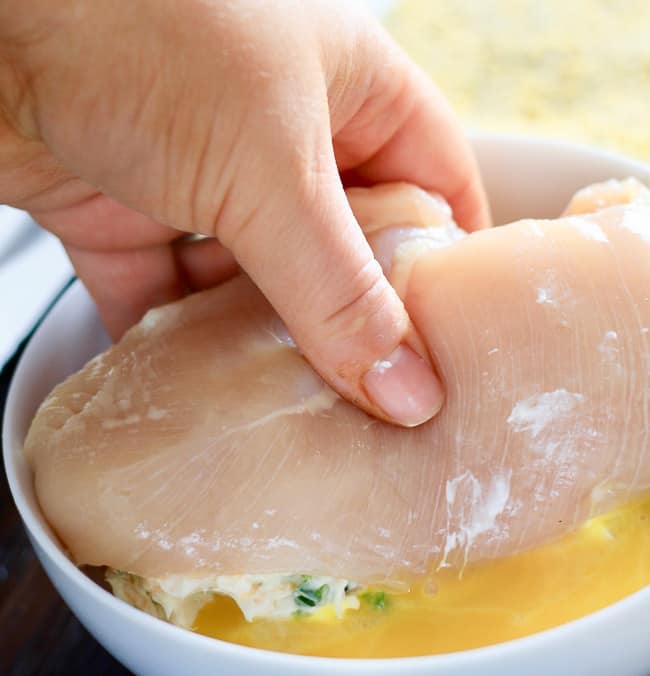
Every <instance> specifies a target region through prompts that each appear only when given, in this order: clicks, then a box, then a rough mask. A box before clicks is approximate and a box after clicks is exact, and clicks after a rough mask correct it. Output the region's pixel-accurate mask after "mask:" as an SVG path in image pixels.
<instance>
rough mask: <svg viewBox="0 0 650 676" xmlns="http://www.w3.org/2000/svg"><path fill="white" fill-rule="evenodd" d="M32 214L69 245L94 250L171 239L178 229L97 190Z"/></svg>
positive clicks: (112, 248) (125, 248) (169, 240)
mask: <svg viewBox="0 0 650 676" xmlns="http://www.w3.org/2000/svg"><path fill="white" fill-rule="evenodd" d="M32 215H33V216H34V218H35V219H36V220H37V221H38V222H39V223H40V224H41V225H43V226H44V227H46V228H47V229H48V230H51V231H52V232H53V233H54V234H56V235H57V236H58V237H60V238H61V239H62V240H63V241H64V242H66V243H67V244H70V245H72V246H75V247H78V248H83V249H93V250H95V251H115V250H116V249H121V250H128V249H136V248H138V249H140V248H144V247H146V246H150V245H158V244H164V243H166V242H171V241H172V240H174V239H176V238H177V237H178V236H179V232H178V231H177V230H174V229H173V228H168V227H167V226H165V225H160V223H157V222H156V221H154V220H153V219H151V218H149V217H148V216H145V215H144V214H141V213H139V212H137V211H133V210H132V209H129V208H128V207H125V206H123V205H122V204H120V203H119V202H116V201H115V200H112V199H111V198H110V197H106V195H103V194H101V193H94V194H93V195H92V196H90V197H88V198H87V199H84V200H81V201H78V202H74V203H72V204H71V205H68V206H65V207H62V208H58V209H50V210H48V211H46V212H41V211H34V210H32Z"/></svg>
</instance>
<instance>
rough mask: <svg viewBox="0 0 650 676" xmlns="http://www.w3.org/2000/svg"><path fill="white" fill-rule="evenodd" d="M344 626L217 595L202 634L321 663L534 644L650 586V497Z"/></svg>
mask: <svg viewBox="0 0 650 676" xmlns="http://www.w3.org/2000/svg"><path fill="white" fill-rule="evenodd" d="M434 579H435V585H436V586H437V590H436V591H435V593H431V592H429V593H427V592H426V591H425V588H426V587H427V585H426V584H425V583H423V582H422V581H419V582H417V583H414V584H413V585H412V586H411V591H409V592H406V593H400V594H389V595H387V596H386V599H387V603H386V607H385V608H384V609H382V610H379V609H377V608H375V607H372V606H371V605H370V604H368V603H362V605H361V608H360V609H359V610H356V611H355V610H349V611H347V612H346V613H345V616H344V617H343V618H337V617H336V615H335V614H334V612H333V610H330V609H326V610H324V611H321V612H320V613H318V614H317V615H315V616H313V617H295V618H291V619H288V620H281V621H278V620H276V621H269V620H256V621H254V622H246V621H245V620H244V618H243V616H242V614H241V612H240V611H239V609H238V607H237V606H236V605H235V603H234V601H232V600H231V599H230V598H228V597H223V596H220V597H215V599H214V601H212V602H210V603H209V604H207V605H206V606H205V607H204V608H203V609H202V610H201V612H200V613H199V615H198V616H197V620H196V624H195V627H194V629H195V630H196V631H198V632H199V633H201V634H205V635H207V636H212V637H215V638H220V639H223V640H224V641H229V642H231V643H239V644H241V645H247V646H253V647H256V648H264V649H267V650H276V651H280V652H288V653H298V654H305V655H320V656H323V657H366V658H368V657H405V656H413V655H434V654H437V653H446V652H453V651H457V650H468V649H471V648H478V647H480V646H485V645H490V644H494V643H500V642H502V641H508V640H511V639H514V638H519V637H522V636H527V635H529V634H533V633H535V632H538V631H542V630H544V629H549V628H551V627H555V626H557V625H560V624H563V623H565V622H569V621H570V620H574V619H577V618H579V617H582V616H584V615H587V614H588V613H591V612H593V611H595V610H599V609H600V608H604V607H605V606H608V605H610V604H612V603H614V602H615V601H618V600H620V599H622V598H624V597H625V596H628V595H629V594H632V593H633V592H635V591H638V590H639V589H642V588H643V587H645V586H647V585H650V497H649V498H647V499H645V500H643V501H641V502H637V503H634V504H630V505H628V506H626V507H624V508H621V509H618V510H617V511H615V512H612V513H610V514H607V515H605V516H600V517H597V518H594V519H592V520H590V521H589V522H587V523H586V524H585V525H584V526H582V527H581V528H580V529H579V530H578V531H576V532H575V533H572V534H570V535H568V536H566V537H564V538H563V539H562V540H560V541H558V542H555V543H552V544H549V545H545V546H544V547H540V548H538V549H535V550H531V551H529V552H525V553H522V554H518V555H515V556H512V557H509V558H505V559H501V560H498V561H486V562H483V563H480V564H476V565H470V566H468V567H467V568H466V569H465V571H464V573H463V575H462V578H459V573H458V571H457V570H451V569H445V570H442V571H440V572H439V573H437V574H436V575H435V578H434ZM649 611H650V609H649Z"/></svg>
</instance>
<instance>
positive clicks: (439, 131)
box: [334, 36, 491, 231]
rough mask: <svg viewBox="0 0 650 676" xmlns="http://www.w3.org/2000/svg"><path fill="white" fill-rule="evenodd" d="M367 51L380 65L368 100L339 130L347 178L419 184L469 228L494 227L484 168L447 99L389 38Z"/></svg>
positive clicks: (340, 160)
mask: <svg viewBox="0 0 650 676" xmlns="http://www.w3.org/2000/svg"><path fill="white" fill-rule="evenodd" d="M366 50H368V53H367V54H366V56H365V58H366V59H368V62H369V63H374V64H376V66H375V67H374V69H373V74H372V78H370V79H369V80H368V85H367V91H366V92H365V97H363V99H362V101H361V103H360V106H359V109H358V110H357V111H356V112H355V114H354V115H353V116H352V117H351V118H350V119H349V120H347V121H345V122H344V123H342V124H341V126H340V129H338V130H334V148H335V153H336V159H337V164H338V166H339V170H340V171H342V172H343V176H344V181H346V180H347V182H350V180H351V181H352V182H355V183H362V184H374V183H381V182H386V181H408V182H411V183H415V184H416V185H419V186H421V187H423V188H425V189H427V190H434V191H437V192H439V193H440V194H441V195H442V196H443V197H445V199H447V201H448V202H449V204H450V205H451V207H452V210H453V212H454V216H455V218H456V221H457V222H458V224H459V225H461V226H462V227H463V228H464V229H466V230H469V231H471V230H478V229H481V228H486V227H489V226H490V224H491V220H490V213H489V208H488V203H487V198H486V195H485V190H484V188H483V183H482V180H481V176H480V173H479V169H478V165H477V162H476V159H475V157H474V155H473V152H472V150H471V148H470V145H469V143H468V142H467V139H466V138H465V135H464V133H463V130H462V127H461V125H460V122H459V121H458V119H457V117H456V115H455V114H454V112H453V111H452V109H451V106H450V105H449V103H448V102H447V100H446V99H445V98H444V96H443V95H442V94H441V93H440V91H439V90H438V88H437V87H436V86H435V85H434V84H433V82H431V80H430V79H429V78H428V77H427V76H426V75H425V74H424V73H423V72H422V71H421V70H420V69H419V68H418V66H416V65H415V64H414V63H413V62H412V61H410V59H408V58H407V57H406V56H405V55H404V54H403V53H402V52H401V50H399V48H397V46H396V45H394V43H393V42H392V40H391V39H390V38H388V36H384V38H383V39H381V40H371V41H369V45H367V46H366ZM375 51H377V52H378V53H376V54H373V52H375Z"/></svg>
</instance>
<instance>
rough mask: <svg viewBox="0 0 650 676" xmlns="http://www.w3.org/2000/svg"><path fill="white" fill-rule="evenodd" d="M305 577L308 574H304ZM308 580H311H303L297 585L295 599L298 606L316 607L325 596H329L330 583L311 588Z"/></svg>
mask: <svg viewBox="0 0 650 676" xmlns="http://www.w3.org/2000/svg"><path fill="white" fill-rule="evenodd" d="M304 577H306V576H303V578H304ZM307 582H309V579H306V580H303V582H302V583H301V584H299V585H298V586H297V587H296V591H295V592H294V593H293V599H294V601H295V602H296V605H297V606H300V607H303V608H315V607H316V606H317V605H320V604H321V603H322V601H323V597H327V593H328V592H329V589H330V587H329V585H328V584H324V585H322V586H320V587H318V589H310V588H309V587H307Z"/></svg>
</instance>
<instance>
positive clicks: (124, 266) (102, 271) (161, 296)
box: [66, 244, 185, 340]
mask: <svg viewBox="0 0 650 676" xmlns="http://www.w3.org/2000/svg"><path fill="white" fill-rule="evenodd" d="M66 250H67V252H68V255H69V256H70V260H71V262H72V264H73V266H74V268H75V270H76V272H77V275H78V276H79V278H80V279H81V280H82V281H83V283H84V284H85V285H86V288H87V289H88V291H89V293H90V295H91V296H92V297H93V298H94V300H95V303H96V304H97V308H98V310H99V314H100V316H101V318H102V321H103V322H104V325H105V326H106V329H107V331H108V332H109V334H110V335H111V337H112V338H113V339H114V340H117V339H118V338H120V337H121V336H122V334H123V333H124V332H125V331H126V330H127V329H128V328H130V327H131V326H133V324H135V323H136V322H138V321H139V320H140V319H141V318H142V316H143V315H144V313H145V312H146V311H147V310H149V309H150V308H152V307H156V306H158V305H163V304H164V303H169V302H171V301H174V300H177V299H179V298H182V297H183V296H184V295H185V287H184V282H183V279H182V276H181V275H180V274H179V270H178V267H177V264H176V259H175V256H174V252H173V250H172V247H171V246H170V245H169V244H161V245H158V246H152V247H146V248H142V249H133V250H130V251H93V250H88V249H80V248H77V247H74V246H70V245H68V246H66Z"/></svg>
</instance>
